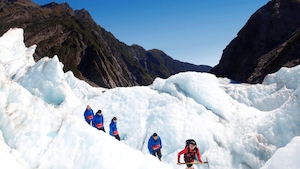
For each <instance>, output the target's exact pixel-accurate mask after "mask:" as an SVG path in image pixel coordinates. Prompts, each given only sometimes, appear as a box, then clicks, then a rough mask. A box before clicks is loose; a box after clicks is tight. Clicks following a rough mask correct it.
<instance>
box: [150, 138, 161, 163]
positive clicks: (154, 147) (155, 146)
mask: <svg viewBox="0 0 300 169" xmlns="http://www.w3.org/2000/svg"><path fill="white" fill-rule="evenodd" d="M161 148H162V144H161V139H160V137H159V136H158V135H157V134H156V133H153V134H152V136H151V137H150V138H149V140H148V149H149V152H150V154H152V155H154V156H155V157H156V155H157V157H158V159H159V160H160V161H161V151H160V149H161Z"/></svg>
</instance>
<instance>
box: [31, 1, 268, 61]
mask: <svg viewBox="0 0 300 169" xmlns="http://www.w3.org/2000/svg"><path fill="white" fill-rule="evenodd" d="M52 1H53V0H33V2H35V3H37V4H40V5H45V4H48V3H50V2H52ZM268 1H269V0H243V1H241V0H227V1H224V0H210V1H200V0H189V1H183V0H130V1H129V0H127V1H126V0H86V1H82V0H56V1H55V2H57V3H62V2H67V3H68V4H69V5H70V6H71V7H72V8H73V9H74V10H78V9H82V8H84V9H86V10H87V11H88V12H89V13H90V14H91V16H92V18H93V19H94V20H95V22H96V23H97V24H98V25H100V26H101V27H103V28H105V29H106V30H107V31H109V32H111V33H112V34H113V35H114V36H115V37H116V38H117V39H119V40H120V41H122V42H124V43H126V44H127V45H129V46H130V45H132V44H138V45H140V46H142V47H143V48H145V49H146V50H150V49H160V50H162V51H164V52H165V53H166V54H167V55H169V56H171V57H172V58H173V59H176V60H180V61H183V62H189V63H193V64H196V65H200V64H205V65H210V66H215V65H217V64H218V62H219V60H220V58H221V56H222V52H223V50H224V49H225V47H226V46H227V45H228V44H229V43H230V41H231V40H232V39H233V38H235V37H236V35H237V33H238V31H239V30H240V29H241V28H242V27H243V26H244V25H245V23H246V22H247V20H248V19H249V18H250V16H251V15H252V14H253V13H254V12H255V11H257V10H258V9H259V8H260V7H262V6H263V5H265V4H266V3H267V2H268Z"/></svg>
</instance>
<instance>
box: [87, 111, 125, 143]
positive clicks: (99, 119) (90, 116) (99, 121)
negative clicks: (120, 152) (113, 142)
mask: <svg viewBox="0 0 300 169" xmlns="http://www.w3.org/2000/svg"><path fill="white" fill-rule="evenodd" d="M83 115H84V119H85V121H86V122H87V123H88V124H89V125H92V126H93V127H95V128H96V129H98V130H102V131H103V132H105V133H106V131H105V129H104V119H103V115H102V111H101V110H98V111H97V113H96V114H94V111H93V109H91V106H90V105H87V106H86V109H85V111H84V114H83ZM109 134H110V135H111V136H114V137H115V138H116V139H117V140H119V141H120V136H119V133H118V129H117V117H113V118H112V119H111V122H110V124H109Z"/></svg>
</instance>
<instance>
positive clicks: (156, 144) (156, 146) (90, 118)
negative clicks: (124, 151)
mask: <svg viewBox="0 0 300 169" xmlns="http://www.w3.org/2000/svg"><path fill="white" fill-rule="evenodd" d="M84 118H85V120H86V122H87V123H88V124H89V125H91V123H92V126H93V127H95V128H97V129H98V130H102V131H104V132H105V129H104V120H103V115H102V112H101V110H98V111H97V113H96V114H95V115H94V111H93V110H92V109H91V107H90V106H89V105H87V107H86V110H85V112H84ZM109 128H110V131H109V134H110V135H111V136H114V137H115V138H116V139H118V140H119V141H120V136H119V134H118V130H117V118H116V117H113V118H112V120H111V123H110V125H109ZM161 148H162V142H161V139H160V137H159V136H158V135H157V133H153V134H152V135H151V136H150V138H149V140H148V150H149V153H150V154H152V155H153V156H155V157H156V156H157V157H158V159H159V160H160V161H161V157H162V154H161ZM182 154H184V161H185V163H189V164H186V165H187V169H194V167H193V164H190V163H192V162H194V160H195V159H196V156H197V158H198V161H199V162H200V163H202V160H201V156H200V149H199V148H198V147H197V144H196V141H195V140H193V139H188V140H186V146H185V148H184V149H183V150H182V151H180V152H179V153H178V158H177V161H178V162H177V164H182V163H180V156H181V155H182Z"/></svg>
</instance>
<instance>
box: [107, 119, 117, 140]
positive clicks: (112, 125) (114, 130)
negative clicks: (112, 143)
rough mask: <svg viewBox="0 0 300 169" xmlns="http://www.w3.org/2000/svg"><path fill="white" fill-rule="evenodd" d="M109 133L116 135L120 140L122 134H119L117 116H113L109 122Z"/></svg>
mask: <svg viewBox="0 0 300 169" xmlns="http://www.w3.org/2000/svg"><path fill="white" fill-rule="evenodd" d="M109 134H110V135H111V136H114V137H115V138H116V139H117V140H119V141H120V136H119V132H118V129H117V118H116V117H113V118H112V119H111V122H110V124H109Z"/></svg>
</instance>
